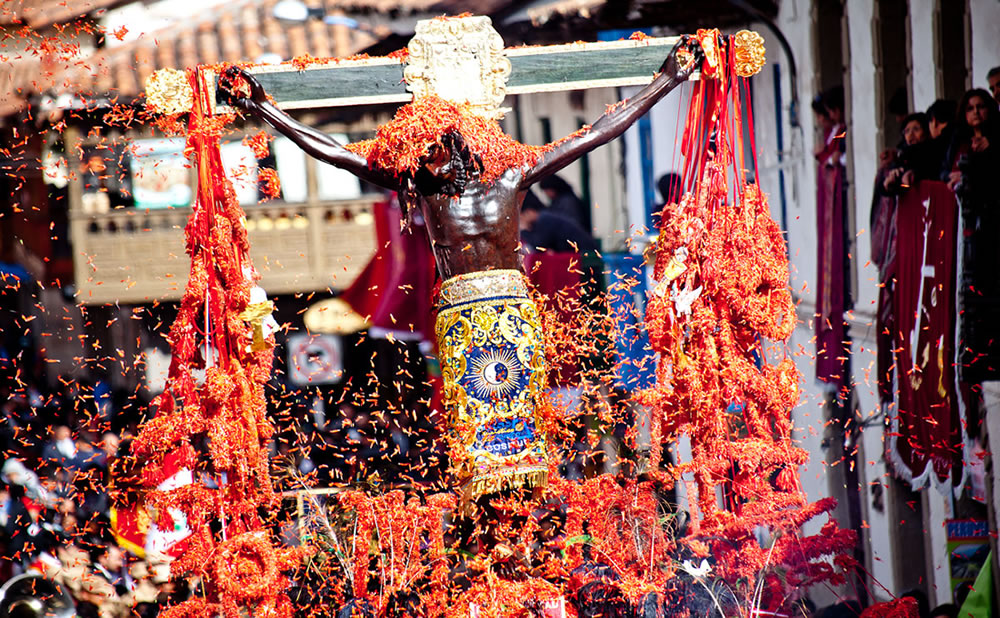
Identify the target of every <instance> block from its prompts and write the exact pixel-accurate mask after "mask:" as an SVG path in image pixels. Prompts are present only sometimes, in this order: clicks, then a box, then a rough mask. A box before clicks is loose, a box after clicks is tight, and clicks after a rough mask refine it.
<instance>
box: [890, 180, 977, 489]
mask: <svg viewBox="0 0 1000 618" xmlns="http://www.w3.org/2000/svg"><path fill="white" fill-rule="evenodd" d="M957 209H958V205H957V202H956V201H955V196H954V194H953V193H952V192H951V191H950V190H948V187H947V186H946V185H945V184H944V183H941V182H933V181H921V182H919V183H918V184H917V185H916V186H915V187H913V188H911V189H910V190H909V191H907V192H906V193H904V194H903V195H902V196H901V197H900V198H899V202H898V210H897V218H896V287H895V290H894V294H893V312H892V313H893V316H894V321H895V328H894V333H893V339H894V341H895V348H896V354H895V370H896V386H897V392H898V405H897V410H896V413H897V414H896V416H893V417H892V418H891V421H892V431H891V432H890V439H889V441H888V443H887V446H888V448H889V450H890V453H889V455H890V457H889V459H890V461H891V462H892V464H893V467H894V470H895V471H896V473H897V474H898V475H900V476H901V477H902V478H904V479H906V480H908V481H909V482H910V483H911V484H912V485H913V486H914V487H921V486H923V485H924V483H925V482H926V481H927V480H928V478H929V475H930V473H932V472H933V474H934V475H935V476H936V480H937V481H938V482H939V483H948V482H950V483H951V484H952V485H953V486H959V485H960V484H961V483H962V480H963V452H964V448H963V447H964V438H963V431H962V425H961V423H962V418H961V414H960V402H959V399H958V397H957V395H956V389H955V366H954V360H953V359H954V356H955V349H954V331H955V319H956V316H955V302H954V301H955V248H956V247H955V242H956V219H957ZM925 243H926V246H925ZM931 268H932V269H933V272H932V271H931ZM914 344H915V345H914ZM914 347H915V348H916V350H914ZM914 352H915V354H914ZM914 359H916V362H915V363H914Z"/></svg>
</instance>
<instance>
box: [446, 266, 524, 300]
mask: <svg viewBox="0 0 1000 618" xmlns="http://www.w3.org/2000/svg"><path fill="white" fill-rule="evenodd" d="M505 296H506V297H510V296H513V297H516V298H527V297H528V284H527V283H526V282H525V280H524V273H522V272H521V271H519V270H484V271H482V272H475V273H468V274H465V275H457V276H455V277H452V278H451V279H448V280H447V281H445V282H444V283H442V284H441V292H440V295H439V297H438V308H439V309H440V308H443V307H451V306H454V305H458V304H461V303H467V302H471V301H475V300H482V299H484V298H499V297H505Z"/></svg>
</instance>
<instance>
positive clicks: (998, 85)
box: [986, 66, 1000, 104]
mask: <svg viewBox="0 0 1000 618" xmlns="http://www.w3.org/2000/svg"><path fill="white" fill-rule="evenodd" d="M986 82H987V83H988V84H989V85H990V92H992V93H993V100H994V101H996V102H997V104H1000V66H995V67H993V68H992V69H990V72H989V73H987V74H986Z"/></svg>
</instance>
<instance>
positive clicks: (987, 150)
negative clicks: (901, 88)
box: [942, 89, 1000, 384]
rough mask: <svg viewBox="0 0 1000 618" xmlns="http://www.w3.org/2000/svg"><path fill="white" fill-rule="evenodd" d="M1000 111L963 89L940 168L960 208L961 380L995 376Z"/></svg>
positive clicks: (999, 350)
mask: <svg viewBox="0 0 1000 618" xmlns="http://www.w3.org/2000/svg"><path fill="white" fill-rule="evenodd" d="M997 170H1000V113H998V108H997V102H996V101H995V100H994V99H993V98H992V97H991V96H990V93H988V92H986V91H985V90H981V89H975V90H970V91H968V92H966V93H965V96H963V97H962V100H961V102H960V103H959V105H958V113H957V114H956V117H955V134H954V136H953V138H952V141H951V146H950V148H949V150H948V155H947V158H946V159H945V167H944V171H943V173H942V175H943V177H944V179H945V180H947V182H948V186H949V187H951V188H952V189H954V190H955V192H956V194H957V196H958V198H959V205H960V209H961V230H962V234H961V239H962V243H961V256H962V262H961V271H960V275H959V280H958V283H959V285H958V290H959V298H958V303H959V307H958V315H959V316H960V319H959V333H958V334H959V340H958V342H957V343H958V348H957V349H958V363H957V365H958V370H959V375H960V377H961V379H962V381H963V382H965V383H968V384H978V383H981V382H983V381H986V380H996V379H998V378H1000V324H998V322H997V320H996V316H997V314H998V312H1000V280H998V279H997V276H996V271H997V268H998V267H1000V255H998V253H997V249H996V247H997V245H996V239H997V238H1000V208H998V207H997V189H998V182H997Z"/></svg>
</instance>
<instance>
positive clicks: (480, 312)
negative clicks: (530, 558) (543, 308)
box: [435, 270, 548, 496]
mask: <svg viewBox="0 0 1000 618" xmlns="http://www.w3.org/2000/svg"><path fill="white" fill-rule="evenodd" d="M435 330H436V334H437V341H438V354H439V358H440V361H441V374H442V378H443V379H444V391H443V396H444V401H445V406H446V407H447V408H448V410H449V412H450V413H451V418H452V431H453V432H454V436H453V437H455V438H457V440H455V441H454V442H457V449H458V450H460V451H464V452H453V453H452V459H453V460H454V463H456V464H457V468H458V470H459V475H460V480H461V482H462V484H463V485H464V487H465V491H466V494H471V495H472V496H479V495H482V494H486V493H492V492H496V491H499V490H502V489H507V488H514V487H538V486H542V485H544V484H545V482H546V480H547V473H548V467H547V465H546V462H545V443H544V440H543V439H542V436H541V435H540V433H539V430H538V426H537V423H536V416H535V407H536V402H537V398H538V396H539V394H540V393H541V392H542V389H543V388H544V385H545V354H544V350H543V349H542V338H541V326H540V320H539V315H538V308H537V307H536V306H535V303H534V301H532V300H531V299H530V298H529V297H528V288H527V284H526V280H525V278H524V275H523V274H522V273H521V272H519V271H516V270H490V271H483V272H476V273H470V274H466V275H459V276H457V277H452V278H451V279H448V280H447V281H445V282H444V283H442V284H441V292H440V298H439V301H438V315H437V323H436V328H435Z"/></svg>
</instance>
